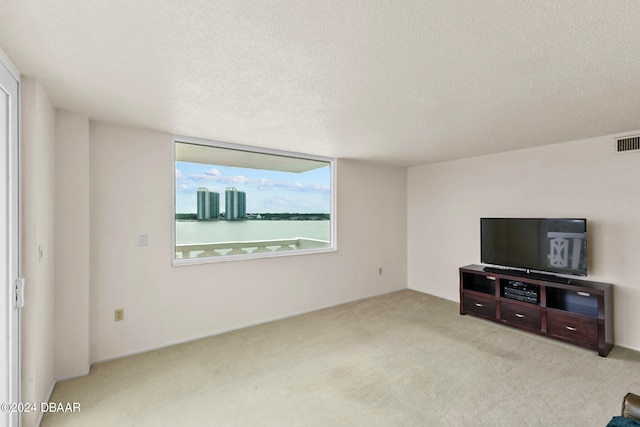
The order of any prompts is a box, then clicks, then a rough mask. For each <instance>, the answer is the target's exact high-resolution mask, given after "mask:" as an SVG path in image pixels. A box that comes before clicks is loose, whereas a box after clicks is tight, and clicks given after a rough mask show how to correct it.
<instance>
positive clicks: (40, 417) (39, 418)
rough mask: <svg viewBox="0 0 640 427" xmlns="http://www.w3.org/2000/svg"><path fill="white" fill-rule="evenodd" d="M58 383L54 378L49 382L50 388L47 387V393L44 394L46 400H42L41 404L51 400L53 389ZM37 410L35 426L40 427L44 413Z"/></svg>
mask: <svg viewBox="0 0 640 427" xmlns="http://www.w3.org/2000/svg"><path fill="white" fill-rule="evenodd" d="M57 383H58V381H57V380H56V379H55V378H54V379H53V381H52V382H51V386H50V387H49V391H48V392H47V394H46V399H43V400H42V401H43V402H49V401H50V400H51V395H52V394H53V389H54V388H55V387H56V384H57ZM39 409H40V408H38V418H37V419H36V425H37V426H40V424H42V418H44V412H42V411H40V410H39Z"/></svg>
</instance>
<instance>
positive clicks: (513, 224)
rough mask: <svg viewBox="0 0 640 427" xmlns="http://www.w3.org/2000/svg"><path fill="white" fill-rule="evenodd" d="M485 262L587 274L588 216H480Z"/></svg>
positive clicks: (481, 254) (529, 268)
mask: <svg viewBox="0 0 640 427" xmlns="http://www.w3.org/2000/svg"><path fill="white" fill-rule="evenodd" d="M480 240H481V250H480V260H481V262H482V263H484V264H492V265H497V266H501V267H515V268H522V269H526V270H536V271H547V272H552V273H560V274H572V275H577V276H586V275H587V220H586V219H583V218H582V219H570V218H481V219H480Z"/></svg>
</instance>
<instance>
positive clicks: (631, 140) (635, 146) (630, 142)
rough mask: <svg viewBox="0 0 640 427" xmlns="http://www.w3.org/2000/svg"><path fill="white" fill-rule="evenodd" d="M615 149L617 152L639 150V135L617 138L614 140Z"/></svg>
mask: <svg viewBox="0 0 640 427" xmlns="http://www.w3.org/2000/svg"><path fill="white" fill-rule="evenodd" d="M616 150H617V152H618V153H630V152H634V151H640V135H636V136H625V137H624V138H618V139H617V140H616Z"/></svg>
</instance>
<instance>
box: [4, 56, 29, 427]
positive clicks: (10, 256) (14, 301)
mask: <svg viewBox="0 0 640 427" xmlns="http://www.w3.org/2000/svg"><path fill="white" fill-rule="evenodd" d="M0 73H1V74H2V75H0V90H2V91H3V92H5V93H7V94H8V106H7V107H8V108H7V117H6V120H7V139H8V141H7V142H8V144H7V147H6V151H5V153H6V167H7V172H8V173H7V175H6V176H7V182H6V184H7V185H6V188H5V189H4V190H3V193H4V194H3V197H4V198H5V200H4V202H3V204H4V206H3V207H2V209H4V210H5V214H6V216H5V217H6V223H5V224H3V225H2V227H3V228H4V230H7V231H6V244H7V246H6V250H7V257H6V259H5V260H2V261H1V262H3V263H6V273H7V274H6V276H5V278H3V288H4V289H2V290H1V292H2V295H3V298H2V300H1V301H2V305H3V307H2V310H1V311H2V312H4V313H5V314H6V316H7V317H6V318H5V319H6V321H5V322H3V323H4V324H5V325H3V326H6V328H2V329H3V330H2V337H0V339H2V340H3V341H4V342H6V343H8V345H7V357H6V362H5V363H3V366H2V367H0V369H2V370H3V372H2V376H3V377H5V375H6V379H7V380H8V381H7V388H6V389H4V390H3V391H2V394H3V398H5V397H6V399H7V400H6V402H8V403H9V404H16V405H17V404H18V403H20V402H21V400H22V397H21V392H22V390H21V372H22V367H21V354H22V351H21V311H22V310H21V309H20V307H21V306H22V303H23V301H22V295H23V289H24V288H23V284H24V282H23V281H19V278H20V276H21V268H22V264H21V233H20V226H21V221H20V218H21V212H22V210H21V206H20V203H21V195H20V74H19V73H18V71H17V69H16V68H15V67H14V66H13V64H12V63H11V61H10V60H9V58H7V56H6V55H5V54H4V52H2V51H1V50H0ZM4 119H5V118H2V119H1V120H4ZM5 340H6V341H5ZM10 409H11V410H10V411H8V412H5V411H2V412H0V416H2V417H5V418H4V419H2V421H3V422H5V423H6V425H8V426H20V425H21V417H20V411H19V409H20V408H19V407H18V406H16V408H15V409H16V410H13V408H10Z"/></svg>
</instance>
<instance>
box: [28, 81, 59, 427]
mask: <svg viewBox="0 0 640 427" xmlns="http://www.w3.org/2000/svg"><path fill="white" fill-rule="evenodd" d="M21 100H22V138H21V145H22V153H21V169H22V170H21V179H22V184H21V186H22V188H21V191H22V230H23V231H22V233H23V235H22V270H23V274H24V277H25V279H26V284H25V306H24V309H23V310H22V354H23V357H22V399H23V400H22V401H23V402H36V403H38V402H46V401H47V400H48V398H49V393H50V391H51V388H52V386H53V383H54V380H55V372H54V369H55V367H54V354H55V291H54V288H55V285H54V276H55V251H54V249H55V232H54V194H55V187H54V181H55V179H54V177H55V174H54V146H55V110H54V108H53V106H52V104H51V102H50V100H49V98H48V97H47V94H46V93H45V92H44V90H43V89H42V87H41V86H40V84H39V83H38V82H37V81H35V80H33V79H30V78H28V77H27V78H23V79H22V96H21ZM40 253H41V254H42V256H40ZM40 415H41V414H40ZM22 419H23V426H25V427H30V426H34V425H36V424H37V422H38V414H37V413H25V414H23V418H22Z"/></svg>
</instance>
